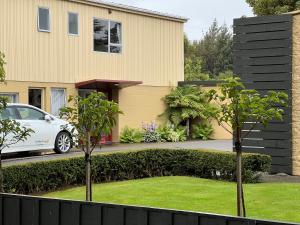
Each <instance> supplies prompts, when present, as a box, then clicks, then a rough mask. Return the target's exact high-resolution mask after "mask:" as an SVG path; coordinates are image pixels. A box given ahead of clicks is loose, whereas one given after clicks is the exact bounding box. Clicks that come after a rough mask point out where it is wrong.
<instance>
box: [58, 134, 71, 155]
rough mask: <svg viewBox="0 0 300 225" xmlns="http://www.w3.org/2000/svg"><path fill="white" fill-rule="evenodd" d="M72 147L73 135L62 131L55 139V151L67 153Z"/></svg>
mask: <svg viewBox="0 0 300 225" xmlns="http://www.w3.org/2000/svg"><path fill="white" fill-rule="evenodd" d="M71 148H72V140H71V136H70V134H69V133H68V132H65V131H63V132H60V133H59V134H58V135H57V137H56V140H55V146H54V151H55V152H56V153H59V154H62V153H67V152H69V151H70V150H71Z"/></svg>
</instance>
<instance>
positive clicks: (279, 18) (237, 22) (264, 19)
mask: <svg viewBox="0 0 300 225" xmlns="http://www.w3.org/2000/svg"><path fill="white" fill-rule="evenodd" d="M292 19H293V17H292V15H288V14H286V15H276V16H260V17H248V18H239V19H234V20H233V26H244V25H255V24H268V23H282V22H291V21H292Z"/></svg>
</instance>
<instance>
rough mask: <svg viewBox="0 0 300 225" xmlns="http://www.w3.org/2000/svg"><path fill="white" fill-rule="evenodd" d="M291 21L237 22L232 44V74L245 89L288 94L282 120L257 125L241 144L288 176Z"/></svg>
mask: <svg viewBox="0 0 300 225" xmlns="http://www.w3.org/2000/svg"><path fill="white" fill-rule="evenodd" d="M292 21H293V17H292V15H279V16H263V17H253V18H241V19H236V20H234V45H233V48H234V73H235V74H237V75H239V76H240V77H241V79H242V81H243V82H245V83H246V84H247V85H246V86H247V87H248V88H251V89H256V90H258V91H259V92H260V93H262V94H265V93H266V92H267V91H270V90H275V91H285V92H286V93H287V94H288V95H289V107H286V108H284V110H285V115H284V121H282V122H280V121H273V122H272V123H270V125H269V127H268V128H264V127H263V126H259V127H257V128H256V129H255V130H254V131H252V132H251V133H250V134H249V136H248V137H247V138H245V139H243V141H242V144H243V149H244V150H245V151H247V152H254V153H264V154H269V155H271V156H272V171H273V172H284V173H288V174H291V173H292V140H291V138H292V126H291V122H292V118H291V96H292V95H291V89H292ZM246 125H247V124H246ZM248 125H249V127H250V126H251V124H248ZM246 129H247V126H246V128H245V131H244V132H245V133H246V132H248V131H247V130H246Z"/></svg>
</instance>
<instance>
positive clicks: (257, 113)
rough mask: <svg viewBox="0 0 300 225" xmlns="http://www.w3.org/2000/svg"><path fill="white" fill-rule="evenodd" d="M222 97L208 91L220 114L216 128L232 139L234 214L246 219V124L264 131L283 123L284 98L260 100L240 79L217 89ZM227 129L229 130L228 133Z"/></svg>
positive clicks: (270, 94)
mask: <svg viewBox="0 0 300 225" xmlns="http://www.w3.org/2000/svg"><path fill="white" fill-rule="evenodd" d="M220 89H221V94H218V93H217V92H216V91H214V90H212V91H210V93H211V95H212V98H213V99H214V100H215V101H216V103H217V104H218V106H219V113H217V114H215V115H216V119H217V120H218V122H219V124H220V125H221V126H223V127H224V128H225V129H226V130H227V131H228V132H230V133H231V134H233V135H234V139H235V150H236V179H237V214H238V216H246V210H245V204H244V197H243V186H242V138H245V137H247V135H248V134H249V132H248V133H246V134H244V135H243V132H242V130H244V124H245V122H249V121H254V122H253V123H252V124H251V127H250V129H247V130H250V131H251V130H253V129H254V128H255V127H256V126H257V125H259V124H262V125H263V126H265V127H267V126H268V124H269V122H270V121H271V120H273V119H276V120H282V115H283V113H284V111H283V109H281V108H279V107H278V105H282V106H286V104H287V98H288V97H287V94H285V93H283V92H274V91H270V92H268V94H267V95H265V96H260V94H259V93H258V92H257V91H256V90H246V89H245V86H244V85H243V84H242V83H241V82H240V80H239V78H236V77H235V78H228V79H226V80H225V82H223V83H222V84H221V85H220ZM226 127H231V128H232V130H228V129H227V128H226Z"/></svg>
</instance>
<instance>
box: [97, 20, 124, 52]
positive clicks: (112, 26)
mask: <svg viewBox="0 0 300 225" xmlns="http://www.w3.org/2000/svg"><path fill="white" fill-rule="evenodd" d="M94 51H97V52H109V53H121V52H122V24H121V23H119V22H114V21H108V20H101V19H94Z"/></svg>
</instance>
